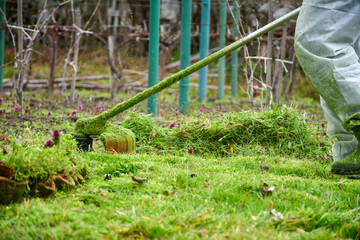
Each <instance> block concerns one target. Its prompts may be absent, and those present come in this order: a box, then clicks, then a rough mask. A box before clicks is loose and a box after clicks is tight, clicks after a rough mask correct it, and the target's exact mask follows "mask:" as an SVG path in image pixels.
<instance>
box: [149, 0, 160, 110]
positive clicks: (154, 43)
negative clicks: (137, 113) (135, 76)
mask: <svg viewBox="0 0 360 240" xmlns="http://www.w3.org/2000/svg"><path fill="white" fill-rule="evenodd" d="M159 32H160V0H151V1H150V35H149V77H148V87H149V88H150V87H152V86H154V85H156V84H157V83H158V73H159ZM148 113H149V114H153V116H154V117H156V116H157V94H154V95H153V96H151V97H149V99H148Z"/></svg>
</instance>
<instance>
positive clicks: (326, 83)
mask: <svg viewBox="0 0 360 240" xmlns="http://www.w3.org/2000/svg"><path fill="white" fill-rule="evenodd" d="M295 51H296V56H297V58H298V60H299V62H300V64H301V66H302V68H303V70H304V72H305V73H306V75H307V76H308V78H309V80H310V82H311V84H312V86H313V87H314V88H315V89H316V90H317V91H318V92H319V93H320V96H321V104H322V107H323V109H324V112H325V116H326V118H327V121H328V129H327V134H328V135H329V136H330V137H335V138H336V139H337V142H336V143H335V144H334V145H333V155H334V161H338V160H341V159H343V158H345V157H346V156H347V155H349V154H350V153H352V152H354V151H355V148H356V146H357V143H358V142H357V140H356V138H355V137H354V135H353V134H352V132H351V129H352V128H353V127H354V126H358V125H360V63H359V56H360V0H304V3H303V6H302V9H301V12H300V15H299V17H298V20H297V26H296V33H295Z"/></svg>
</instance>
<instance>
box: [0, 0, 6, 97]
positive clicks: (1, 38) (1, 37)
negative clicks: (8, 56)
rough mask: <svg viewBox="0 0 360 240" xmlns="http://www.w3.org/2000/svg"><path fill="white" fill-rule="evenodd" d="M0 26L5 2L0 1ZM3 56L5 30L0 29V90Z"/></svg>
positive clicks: (2, 76)
mask: <svg viewBox="0 0 360 240" xmlns="http://www.w3.org/2000/svg"><path fill="white" fill-rule="evenodd" d="M0 8H1V11H2V13H0V24H1V25H3V22H4V15H3V14H5V13H6V0H0ZM3 26H4V25H3ZM4 55H5V28H2V29H0V90H2V89H3V78H4V68H3V67H2V65H3V64H4Z"/></svg>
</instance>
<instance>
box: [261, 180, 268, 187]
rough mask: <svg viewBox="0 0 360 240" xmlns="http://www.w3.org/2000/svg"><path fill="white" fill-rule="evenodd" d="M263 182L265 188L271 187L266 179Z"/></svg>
mask: <svg viewBox="0 0 360 240" xmlns="http://www.w3.org/2000/svg"><path fill="white" fill-rule="evenodd" d="M262 181H263V186H264V187H268V186H269V185H268V184H267V183H266V182H265V180H264V179H263V180H262Z"/></svg>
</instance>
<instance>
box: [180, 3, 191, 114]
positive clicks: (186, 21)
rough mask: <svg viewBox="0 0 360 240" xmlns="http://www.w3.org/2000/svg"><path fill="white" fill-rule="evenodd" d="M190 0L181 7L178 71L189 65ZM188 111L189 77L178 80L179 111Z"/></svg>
mask: <svg viewBox="0 0 360 240" xmlns="http://www.w3.org/2000/svg"><path fill="white" fill-rule="evenodd" d="M191 12H192V0H183V1H182V7H181V39H180V70H183V69H185V68H187V67H188V66H189V65H190V54H191V48H190V47H191V18H192V17H191ZM188 110H189V76H187V77H185V78H184V79H182V80H180V96H179V111H180V113H183V114H185V113H187V112H188Z"/></svg>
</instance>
